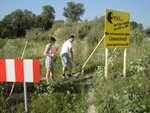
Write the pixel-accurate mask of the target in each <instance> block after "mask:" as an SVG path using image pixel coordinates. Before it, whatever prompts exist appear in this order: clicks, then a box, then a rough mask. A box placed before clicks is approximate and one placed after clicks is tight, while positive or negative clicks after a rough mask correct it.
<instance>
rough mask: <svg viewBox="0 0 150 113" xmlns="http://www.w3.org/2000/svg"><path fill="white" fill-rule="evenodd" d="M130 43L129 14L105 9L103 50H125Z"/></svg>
mask: <svg viewBox="0 0 150 113" xmlns="http://www.w3.org/2000/svg"><path fill="white" fill-rule="evenodd" d="M129 43H130V13H127V12H121V11H115V10H110V9H106V14H105V43H104V47H105V48H127V47H129Z"/></svg>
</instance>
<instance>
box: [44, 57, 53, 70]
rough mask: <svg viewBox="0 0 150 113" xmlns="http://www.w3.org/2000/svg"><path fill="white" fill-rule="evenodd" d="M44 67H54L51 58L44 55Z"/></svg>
mask: <svg viewBox="0 0 150 113" xmlns="http://www.w3.org/2000/svg"><path fill="white" fill-rule="evenodd" d="M45 67H46V68H53V67H54V62H53V58H51V57H46V59H45Z"/></svg>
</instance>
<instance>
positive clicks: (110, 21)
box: [107, 12, 113, 24]
mask: <svg viewBox="0 0 150 113" xmlns="http://www.w3.org/2000/svg"><path fill="white" fill-rule="evenodd" d="M112 19H113V13H112V12H109V13H108V14H107V21H108V22H109V23H111V24H113V23H112Z"/></svg>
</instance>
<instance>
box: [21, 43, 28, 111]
mask: <svg viewBox="0 0 150 113" xmlns="http://www.w3.org/2000/svg"><path fill="white" fill-rule="evenodd" d="M27 45H28V41H26V45H25V48H24V51H23V53H22V57H21V59H23V57H24V54H25V50H26V48H27ZM23 88H24V103H25V112H26V113H27V112H28V104H27V103H28V102H27V88H26V82H23Z"/></svg>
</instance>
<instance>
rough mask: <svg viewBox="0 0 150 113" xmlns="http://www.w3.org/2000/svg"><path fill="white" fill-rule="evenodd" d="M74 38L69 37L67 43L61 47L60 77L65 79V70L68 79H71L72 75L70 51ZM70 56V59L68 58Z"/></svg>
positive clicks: (71, 53)
mask: <svg viewBox="0 0 150 113" xmlns="http://www.w3.org/2000/svg"><path fill="white" fill-rule="evenodd" d="M74 39H75V37H74V36H73V35H71V36H70V37H69V39H68V40H67V41H65V42H64V43H63V45H62V47H61V52H60V57H61V61H62V65H63V68H62V77H63V78H65V70H66V68H68V74H67V75H68V77H71V73H72V63H71V60H70V57H71V59H73V51H72V42H73V41H74ZM69 55H70V57H69Z"/></svg>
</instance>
